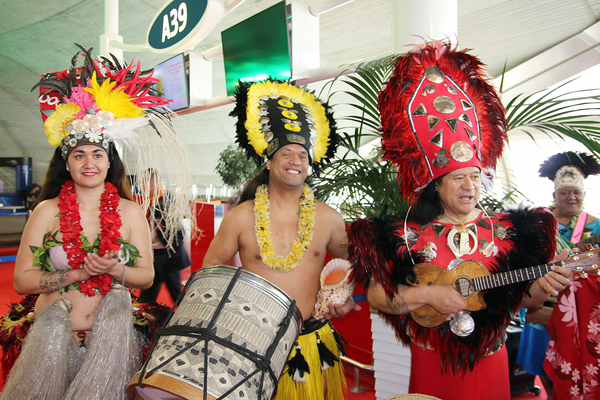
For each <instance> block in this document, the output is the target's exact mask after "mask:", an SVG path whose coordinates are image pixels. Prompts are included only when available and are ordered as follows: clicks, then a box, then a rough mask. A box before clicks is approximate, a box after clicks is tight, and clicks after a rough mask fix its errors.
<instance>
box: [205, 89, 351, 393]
mask: <svg viewBox="0 0 600 400" xmlns="http://www.w3.org/2000/svg"><path fill="white" fill-rule="evenodd" d="M230 115H231V116H234V117H237V118H238V122H237V141H238V143H240V145H241V146H242V147H243V148H244V149H245V150H246V152H247V155H248V156H249V157H251V158H253V159H254V161H256V163H257V164H258V165H259V166H261V165H262V163H263V161H264V159H265V158H266V159H267V162H266V167H265V168H264V169H263V170H262V171H261V172H260V173H259V174H258V175H257V176H256V177H255V178H253V179H252V180H251V181H249V182H248V184H247V185H246V187H245V188H244V191H243V192H242V193H241V195H240V200H239V202H238V204H239V205H237V206H236V207H235V208H233V209H232V210H231V211H229V212H228V213H227V214H226V215H225V218H224V219H223V222H222V223H221V226H220V228H219V231H218V232H217V234H216V236H215V238H214V240H213V241H212V243H211V245H210V247H209V249H208V251H207V253H206V256H205V258H204V262H203V266H211V265H220V264H227V263H228V262H229V261H230V260H231V259H232V258H233V257H234V256H235V255H236V253H238V252H239V256H240V259H241V262H242V266H243V268H244V269H245V270H247V271H250V272H253V273H255V274H257V275H260V276H261V277H263V278H265V279H267V280H268V281H270V282H272V283H273V284H275V285H276V286H278V287H279V288H281V289H282V290H283V291H284V292H285V293H286V294H288V295H289V296H290V297H291V298H292V299H293V300H295V301H296V305H297V306H298V308H299V309H300V311H301V313H302V317H303V319H304V324H303V328H302V333H301V335H300V337H299V338H298V340H297V343H296V346H295V348H294V349H293V350H292V352H291V354H290V359H289V361H288V365H287V366H286V368H285V369H284V372H283V374H282V376H281V378H280V380H279V385H278V390H277V398H279V399H286V400H293V399H298V400H300V399H310V400H313V399H330V400H334V399H342V398H344V392H345V387H346V383H345V378H344V372H343V367H342V365H341V362H340V361H339V346H341V344H339V340H336V337H337V335H335V332H334V331H333V328H332V326H331V324H330V323H329V318H331V317H336V318H339V317H343V316H344V315H346V314H347V313H349V312H350V311H351V310H352V309H356V310H359V309H360V306H358V305H357V304H355V303H354V302H353V301H352V300H348V301H347V302H346V303H345V304H344V305H343V306H339V305H335V306H334V305H332V304H330V305H329V312H325V313H324V314H325V317H326V318H327V319H322V320H317V319H315V318H312V312H313V309H314V307H315V301H316V298H317V292H318V291H319V288H320V280H319V278H320V274H321V271H322V269H323V266H324V264H325V258H326V254H327V252H329V253H330V254H331V256H332V257H333V258H343V259H346V258H347V256H348V249H347V239H346V230H345V224H344V221H343V219H342V217H341V215H340V214H339V213H338V212H337V211H335V210H334V209H333V208H331V207H329V206H327V205H326V204H324V203H322V202H320V201H318V200H316V199H315V197H314V194H313V191H312V189H311V188H310V186H309V185H308V184H307V183H306V181H307V178H308V170H309V167H310V166H311V165H312V168H313V171H315V173H318V172H319V169H320V167H321V166H322V165H323V162H324V161H325V160H326V159H327V158H328V157H333V155H334V154H335V147H336V145H337V141H338V137H337V135H336V133H335V122H334V120H333V116H332V114H331V113H330V111H329V109H328V106H327V104H324V103H322V102H321V101H319V100H318V99H317V98H316V97H315V96H314V95H313V94H312V93H310V92H308V91H306V90H303V89H301V88H298V87H296V86H294V85H291V84H289V83H287V82H281V81H273V80H267V81H263V82H256V83H252V84H248V83H241V84H240V85H239V87H238V90H237V92H236V106H235V108H234V110H233V111H232V113H231V114H230ZM320 354H321V356H320ZM324 355H326V356H324ZM322 358H325V359H322Z"/></svg>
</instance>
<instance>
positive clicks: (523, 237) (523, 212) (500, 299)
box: [381, 208, 556, 375]
mask: <svg viewBox="0 0 600 400" xmlns="http://www.w3.org/2000/svg"><path fill="white" fill-rule="evenodd" d="M504 219H507V220H510V221H511V222H512V228H510V229H509V231H508V236H507V238H506V239H505V240H511V241H512V243H513V245H514V246H513V248H512V250H511V251H509V252H507V253H500V254H498V256H496V257H495V258H494V260H493V262H492V273H500V272H507V271H511V270H517V269H521V268H526V267H531V266H535V265H540V264H545V263H548V262H549V261H551V260H552V259H553V257H554V252H555V250H556V236H555V232H556V220H555V218H554V217H553V216H552V214H551V213H550V212H549V210H547V209H542V208H538V209H519V210H515V211H511V212H509V213H508V214H507V215H506V216H504ZM403 258H404V260H405V261H406V257H403ZM528 284H529V283H528V282H521V283H516V284H513V285H508V286H502V287H498V288H495V289H491V290H487V291H486V292H485V293H484V300H485V302H486V304H487V307H486V308H485V309H483V310H480V311H476V312H472V313H471V316H472V317H473V320H474V321H475V330H474V332H473V333H471V334H470V335H469V336H466V337H460V336H456V335H455V334H454V333H453V332H452V331H450V328H449V324H448V323H447V322H446V323H444V324H442V325H439V326H437V327H435V328H424V327H422V326H420V325H418V324H417V323H416V322H415V321H414V320H413V319H412V317H411V316H410V314H408V315H403V316H395V315H389V314H385V313H381V315H382V317H383V319H384V320H385V321H386V322H388V323H389V324H390V325H391V326H392V327H393V328H394V329H395V331H396V336H397V337H398V339H399V340H400V341H402V342H403V343H405V344H407V345H408V344H410V343H411V341H415V342H416V343H427V344H428V346H430V347H431V348H432V349H434V350H436V351H437V352H438V353H439V354H440V358H441V364H442V365H441V367H442V370H443V371H444V372H445V373H450V374H459V375H460V374H463V373H464V372H466V371H467V370H472V369H473V368H474V366H475V365H476V364H477V363H478V362H479V360H481V359H482V358H483V357H485V356H486V355H487V354H489V353H490V352H493V351H495V350H496V348H497V346H498V344H499V343H502V340H503V337H504V335H505V331H506V327H507V326H508V324H509V323H510V321H511V319H512V316H513V315H514V314H515V312H516V311H517V310H518V308H519V305H520V303H521V299H522V297H523V295H525V293H526V290H527V288H528ZM409 332H412V337H411V335H410V334H409Z"/></svg>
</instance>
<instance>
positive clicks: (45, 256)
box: [29, 231, 140, 292]
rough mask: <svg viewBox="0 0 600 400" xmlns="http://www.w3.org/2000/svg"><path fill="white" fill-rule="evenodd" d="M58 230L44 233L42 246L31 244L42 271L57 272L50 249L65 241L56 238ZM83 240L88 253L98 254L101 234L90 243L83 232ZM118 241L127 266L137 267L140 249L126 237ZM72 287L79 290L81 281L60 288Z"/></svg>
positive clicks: (120, 257) (64, 289) (34, 261)
mask: <svg viewBox="0 0 600 400" xmlns="http://www.w3.org/2000/svg"><path fill="white" fill-rule="evenodd" d="M57 233H58V231H55V232H54V233H52V232H48V233H46V234H45V235H44V242H43V243H44V244H43V246H42V247H38V246H29V248H30V249H31V252H32V253H33V265H35V266H40V267H42V271H48V272H55V271H56V269H54V268H53V267H52V262H51V260H50V249H51V248H53V247H56V246H62V244H63V242H60V241H58V240H57V239H56V234H57ZM80 238H81V241H82V247H83V249H84V250H85V252H86V253H96V254H98V252H99V250H100V235H98V237H97V238H96V240H94V243H93V244H92V245H90V242H89V240H88V239H87V238H86V237H85V235H84V234H83V233H82V234H81V235H80ZM117 243H119V244H120V245H121V247H120V248H119V259H120V260H121V259H124V260H127V261H126V262H125V266H127V267H135V261H136V260H137V259H138V258H139V257H140V251H139V250H138V249H137V248H136V247H135V246H134V245H132V244H131V243H129V240H125V239H122V238H120V239H117ZM113 281H114V279H113ZM71 289H74V290H75V289H76V290H79V282H75V283H73V284H71V285H70V286H67V287H64V288H62V289H60V291H61V292H66V291H69V290H71Z"/></svg>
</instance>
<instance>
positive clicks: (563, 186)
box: [539, 151, 600, 250]
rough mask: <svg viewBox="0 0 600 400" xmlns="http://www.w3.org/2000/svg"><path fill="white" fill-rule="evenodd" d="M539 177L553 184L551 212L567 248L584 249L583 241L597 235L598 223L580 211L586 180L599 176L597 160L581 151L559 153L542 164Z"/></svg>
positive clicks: (599, 231) (599, 224) (595, 219)
mask: <svg viewBox="0 0 600 400" xmlns="http://www.w3.org/2000/svg"><path fill="white" fill-rule="evenodd" d="M539 173H540V177H542V178H548V179H550V180H551V181H552V182H553V183H554V192H553V193H552V197H553V199H554V204H553V207H552V213H553V214H554V216H555V217H556V219H557V221H558V230H559V233H560V236H561V237H562V239H563V240H565V241H567V245H568V246H569V247H571V248H572V247H578V245H579V244H581V249H582V250H586V249H587V245H586V243H585V242H582V241H585V240H586V239H589V238H590V237H592V236H597V235H600V220H599V219H598V218H597V217H595V216H593V215H591V214H588V213H586V212H585V211H584V210H583V200H584V199H585V179H587V177H588V176H590V175H597V174H600V164H598V161H597V160H596V157H594V156H592V155H590V154H587V153H582V152H574V151H567V152H564V153H558V154H555V155H553V156H551V157H550V158H548V159H547V160H546V161H544V162H543V163H542V165H541V166H540V170H539Z"/></svg>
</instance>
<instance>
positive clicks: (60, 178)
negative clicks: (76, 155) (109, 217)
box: [31, 142, 133, 210]
mask: <svg viewBox="0 0 600 400" xmlns="http://www.w3.org/2000/svg"><path fill="white" fill-rule="evenodd" d="M107 153H108V159H109V161H110V168H109V169H108V171H107V173H106V179H105V181H106V182H110V183H112V184H113V185H114V186H115V187H116V188H117V190H118V191H119V196H120V197H122V198H125V199H128V200H131V199H133V196H132V195H131V184H130V183H129V179H128V178H127V174H126V171H125V165H124V164H123V161H122V160H121V157H119V153H118V152H117V149H116V148H115V146H114V144H113V143H112V142H110V144H109V147H108V152H107ZM70 179H71V174H70V173H69V171H67V161H66V160H65V159H64V158H63V157H62V150H61V148H60V147H57V148H56V150H55V151H54V155H53V156H52V159H51V160H50V165H49V166H48V171H46V178H45V180H44V184H43V185H42V190H41V192H40V195H39V196H38V198H37V200H36V201H35V203H34V204H33V206H32V207H31V209H32V210H33V209H34V208H35V207H36V206H37V205H38V204H39V203H41V202H42V201H44V200H48V199H53V198H55V197H57V196H58V194H59V193H60V189H61V188H62V185H63V184H64V183H65V182H66V181H68V180H70Z"/></svg>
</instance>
